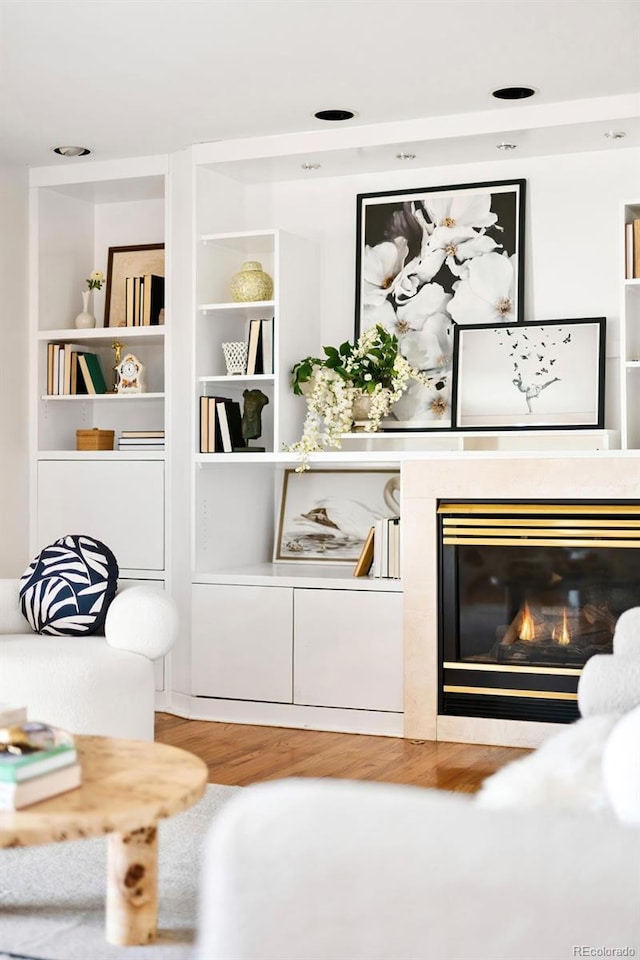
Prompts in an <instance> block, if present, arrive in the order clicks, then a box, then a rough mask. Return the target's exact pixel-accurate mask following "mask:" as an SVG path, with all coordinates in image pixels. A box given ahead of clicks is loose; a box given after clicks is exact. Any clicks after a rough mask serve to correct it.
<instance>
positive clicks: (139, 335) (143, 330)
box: [38, 326, 165, 347]
mask: <svg viewBox="0 0 640 960" xmlns="http://www.w3.org/2000/svg"><path fill="white" fill-rule="evenodd" d="M120 339H124V340H144V342H145V343H148V344H150V345H157V344H163V343H164V340H165V328H164V326H159V327H156V326H153V327H96V328H94V329H93V330H77V329H75V328H69V329H66V328H65V329H62V330H40V331H39V333H38V340H45V341H47V342H51V343H54V342H55V343H58V342H60V343H85V342H86V343H93V344H95V345H96V346H101V347H102V346H111V344H112V343H113V341H114V340H120Z"/></svg>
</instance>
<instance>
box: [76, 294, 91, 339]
mask: <svg viewBox="0 0 640 960" xmlns="http://www.w3.org/2000/svg"><path fill="white" fill-rule="evenodd" d="M90 296H91V290H83V291H82V313H79V314H78V316H77V317H76V327H77V328H78V330H88V329H90V328H91V327H95V325H96V318H95V317H94V315H93V314H92V313H89V298H90Z"/></svg>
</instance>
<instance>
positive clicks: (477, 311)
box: [355, 180, 526, 430]
mask: <svg viewBox="0 0 640 960" xmlns="http://www.w3.org/2000/svg"><path fill="white" fill-rule="evenodd" d="M525 184H526V182H525V181H524V180H499V181H493V182H486V183H467V184H457V185H454V186H446V187H424V188H421V189H417V190H395V191H386V192H385V193H363V194H359V195H358V197H357V243H356V249H357V254H356V321H355V336H356V338H358V337H359V336H360V335H361V333H363V331H364V330H367V329H369V328H370V327H372V326H374V325H376V324H381V325H382V326H383V327H385V329H387V330H389V331H391V332H392V333H395V334H396V336H397V337H398V344H399V350H400V353H401V354H402V356H404V357H406V359H407V360H408V361H409V363H410V364H411V365H412V366H413V367H414V368H415V369H417V370H420V371H421V372H422V373H424V374H425V375H426V376H427V377H428V378H429V379H430V380H431V385H430V386H426V385H424V384H421V383H418V382H417V381H415V380H413V381H410V383H409V386H408V388H407V390H406V391H405V392H404V394H403V396H402V397H401V399H400V400H399V401H397V403H396V404H395V405H394V407H393V410H392V411H391V416H390V417H388V418H387V419H385V420H384V421H383V424H382V429H384V430H438V429H439V430H441V429H447V428H449V427H450V426H451V387H452V357H453V330H454V327H455V326H456V325H457V324H477V323H484V324H496V323H503V322H504V323H507V322H508V323H511V324H515V323H520V322H521V321H522V318H523V296H524V218H525Z"/></svg>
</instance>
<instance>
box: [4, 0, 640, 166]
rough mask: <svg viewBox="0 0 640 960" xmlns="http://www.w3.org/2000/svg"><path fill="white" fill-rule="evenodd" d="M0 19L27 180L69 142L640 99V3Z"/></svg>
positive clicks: (362, 1)
mask: <svg viewBox="0 0 640 960" xmlns="http://www.w3.org/2000/svg"><path fill="white" fill-rule="evenodd" d="M0 11H1V19H0V42H1V51H0V55H1V59H2V65H1V70H2V74H1V93H0V97H1V100H0V119H1V146H2V154H3V157H4V159H5V160H8V161H10V162H16V163H19V164H28V165H30V166H40V165H45V164H49V163H60V162H61V160H60V158H59V157H57V156H55V154H52V153H51V147H52V146H54V145H57V144H79V145H82V146H88V147H91V148H92V150H93V151H94V152H93V155H92V157H90V158H89V161H92V160H94V159H96V160H98V159H100V160H105V159H111V158H117V157H127V156H144V155H147V154H156V153H166V152H172V151H174V150H178V149H181V148H184V147H187V146H189V145H190V144H193V143H200V142H205V141H215V140H227V139H234V138H245V137H253V136H260V135H269V134H280V133H290V132H295V131H304V130H307V131H313V130H323V129H326V128H327V127H329V126H331V127H332V128H335V127H336V126H338V125H335V124H334V125H328V124H326V123H322V122H321V121H319V120H316V119H315V118H314V117H313V113H314V112H315V111H317V110H321V109H326V108H332V107H339V108H348V109H351V110H355V111H357V114H358V115H357V117H356V118H355V119H354V120H350V121H347V123H346V124H342V125H341V126H342V127H343V128H344V127H346V126H355V125H364V124H376V123H384V122H389V121H398V120H409V119H414V118H430V117H442V116H446V115H455V114H461V113H465V114H467V113H471V112H475V111H486V110H493V109H504V110H505V117H506V111H507V110H509V108H510V107H511V106H512V104H507V103H504V104H503V103H501V102H500V101H497V100H495V99H493V98H492V97H491V96H490V92H491V90H492V89H494V88H496V87H501V86H508V85H529V86H533V87H535V88H536V89H537V90H538V91H539V93H538V95H537V96H536V97H535V98H534V99H533V100H530V101H527V102H528V103H531V104H552V103H556V102H561V101H572V100H584V99H588V98H592V97H613V96H614V95H619V94H630V93H634V92H638V91H640V57H639V50H640V3H638V2H637V0H0ZM638 112H639V113H640V111H638ZM595 135H596V134H595V133H594V138H595ZM597 136H598V137H599V138H601V130H598V131H597ZM580 149H584V147H581V148H580ZM593 149H603V146H602V142H601V139H600V141H599V142H598V143H597V144H596V143H594V147H593ZM69 162H72V163H76V164H77V163H85V162H87V161H83V160H74V161H69Z"/></svg>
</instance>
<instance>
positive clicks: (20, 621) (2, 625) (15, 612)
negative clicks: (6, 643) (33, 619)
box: [0, 579, 33, 636]
mask: <svg viewBox="0 0 640 960" xmlns="http://www.w3.org/2000/svg"><path fill="white" fill-rule="evenodd" d="M9 633H29V634H32V635H33V630H32V629H31V627H30V626H29V624H28V623H27V621H26V619H25V617H23V615H22V610H21V609H20V581H19V580H1V579H0V636H3V635H6V634H9Z"/></svg>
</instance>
